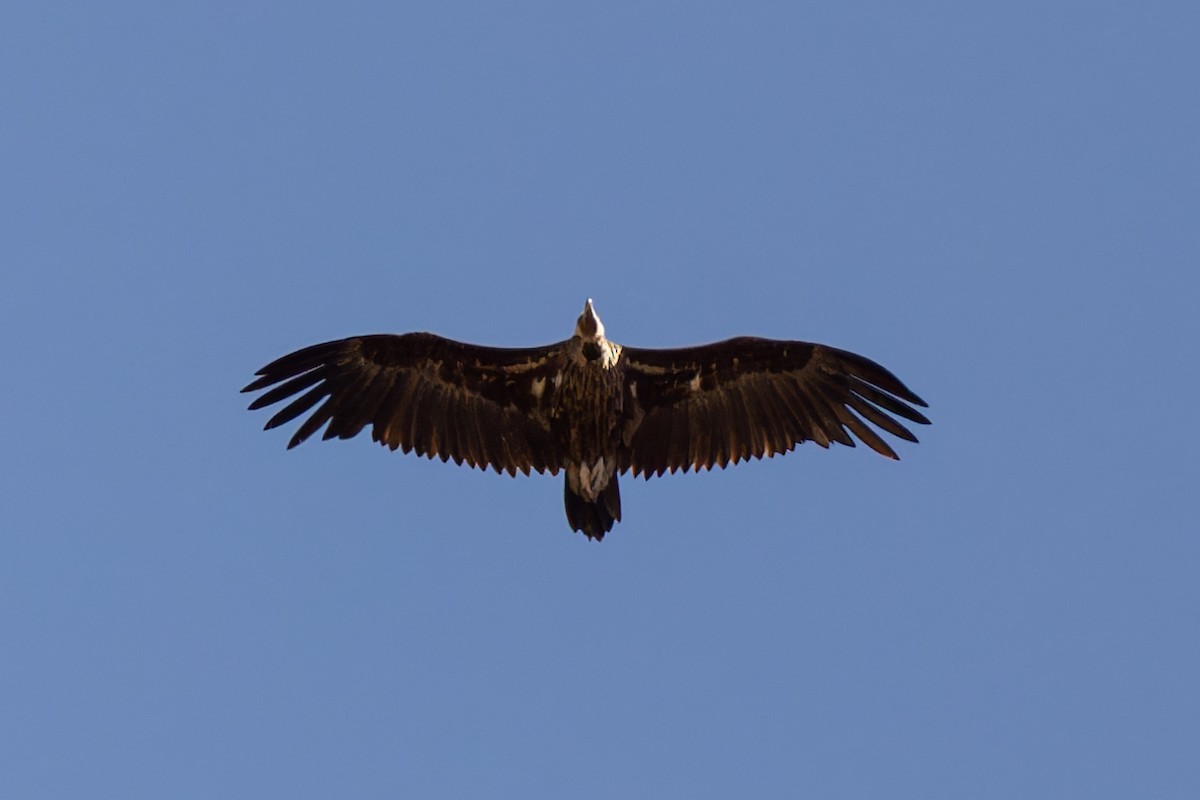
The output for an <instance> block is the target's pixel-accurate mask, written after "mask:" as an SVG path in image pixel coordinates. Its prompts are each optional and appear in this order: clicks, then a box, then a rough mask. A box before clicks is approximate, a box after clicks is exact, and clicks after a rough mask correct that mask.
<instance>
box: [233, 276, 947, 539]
mask: <svg viewBox="0 0 1200 800" xmlns="http://www.w3.org/2000/svg"><path fill="white" fill-rule="evenodd" d="M257 375H258V376H259V377H258V379H257V380H255V381H254V382H253V383H251V384H250V385H249V386H247V387H246V388H244V389H243V390H242V391H244V392H257V391H261V390H264V389H265V390H267V391H265V392H264V393H263V394H262V395H260V396H259V397H258V398H256V399H255V400H254V402H253V403H251V404H250V408H251V409H259V408H263V407H265V406H269V405H272V404H275V403H279V402H281V401H284V400H289V401H290V402H289V403H288V404H287V405H286V406H284V408H283V409H282V410H281V411H279V412H278V413H276V414H275V416H273V417H271V419H270V420H269V421H268V422H267V424H266V428H267V429H271V428H275V427H278V426H279V425H283V424H285V423H287V422H291V421H292V420H294V419H297V418H299V417H301V416H303V415H305V414H308V417H307V418H306V419H305V420H304V421H303V422H302V423H301V425H300V427H299V428H298V429H297V430H296V432H295V434H294V435H293V436H292V438H291V441H289V442H288V447H289V448H291V447H295V446H296V445H298V444H300V443H301V442H303V441H304V440H305V439H307V438H308V437H310V436H312V435H313V434H314V433H316V432H317V431H318V430H320V429H321V428H322V427H323V426H324V427H325V431H324V433H323V434H322V438H323V439H333V438H341V439H349V438H350V437H352V436H356V435H357V434H358V433H359V432H361V431H362V430H363V428H366V427H370V429H371V437H372V438H373V439H375V441H377V442H380V443H382V444H385V445H387V446H388V447H391V448H392V449H393V450H395V449H396V448H400V449H402V450H403V451H404V452H406V453H407V452H409V451H410V450H412V451H416V453H417V454H418V455H423V456H428V457H429V458H433V457H434V456H437V457H439V458H441V459H442V460H443V461H446V460H448V459H454V462H455V463H456V464H462V463H464V462H465V463H467V464H469V465H470V466H472V467H479V468H481V469H487V468H488V467H491V468H492V469H494V470H495V471H496V472H507V473H508V474H510V475H515V474H516V473H517V472H522V473H524V474H526V475H528V474H529V472H530V471H531V470H533V471H536V472H549V473H550V474H551V475H557V474H558V471H559V470H560V469H562V470H565V471H566V482H565V488H564V499H565V503H566V509H567V519H568V522H569V523H570V525H571V528H572V529H573V530H577V531H582V532H583V533H584V534H585V535H587V536H588V537H589V538H594V539H602V538H604V534H605V533H607V532H608V531H609V530H611V529H612V526H613V523H614V522H616V521H618V520H620V518H621V497H620V491H619V488H618V482H617V474H618V473H621V472H626V471H631V472H632V473H633V474H634V475H641V476H643V477H645V478H647V479H649V478H650V476H651V475H662V474H663V473H664V472H675V471H676V470H683V471H684V472H687V471H688V470H689V469H697V470H699V469H701V468H703V469H712V468H713V467H724V466H725V465H726V464H729V463H733V464H736V463H738V462H739V461H742V460H746V459H749V458H762V457H763V456H771V455H775V454H776V453H785V452H787V451H789V450H792V449H793V448H794V447H795V446H796V445H797V444H800V443H802V442H806V441H812V442H816V443H817V444H819V445H821V446H822V447H828V446H829V445H830V444H833V443H838V444H844V445H848V446H850V447H853V446H854V445H855V438H856V437H857V439H858V440H859V441H862V442H863V443H864V444H866V445H867V446H868V447H870V448H871V449H872V450H874V451H876V452H877V453H879V454H881V455H884V456H887V457H888V458H893V459H894V458H897V456H896V453H895V451H894V450H892V448H891V447H890V446H889V445H888V444H887V442H885V441H884V440H883V439H882V438H881V437H880V435H879V434H878V433H876V431H875V430H874V429H873V428H872V427H870V426H869V425H868V424H867V423H870V424H871V425H874V426H875V427H877V428H879V429H881V430H883V431H886V432H887V433H890V434H892V435H893V436H897V437H899V438H901V439H906V440H908V441H911V442H915V441H917V438H916V437H915V436H913V434H912V432H910V431H909V430H908V429H907V428H906V427H904V425H902V424H901V423H900V422H899V421H897V420H896V419H895V417H893V416H890V415H895V416H898V417H902V418H904V419H906V420H908V421H910V422H915V423H919V424H922V425H925V424H928V423H929V420H928V419H926V418H925V416H924V415H923V414H921V413H920V412H919V411H917V410H916V409H915V408H914V407H913V406H925V405H926V404H925V402H924V401H923V400H921V398H920V397H918V396H917V395H916V394H914V393H913V392H912V391H911V390H909V389H908V387H906V386H905V385H904V384H903V383H901V382H900V380H899V379H898V378H897V377H896V376H895V375H893V374H892V373H890V372H888V371H887V370H886V369H884V368H883V367H881V366H880V365H879V364H876V363H875V362H874V361H871V360H869V359H866V358H863V357H862V356H858V355H855V354H853V353H848V352H846V351H844V350H837V349H835V348H832V347H826V346H825V345H819V344H811V343H808V342H789V341H776V340H771V339H758V338H753V337H740V338H736V339H728V340H726V341H723V342H716V343H714V344H708V345H702V346H699V347H685V348H678V349H665V350H643V349H638V348H633V347H622V346H621V345H618V344H615V343H613V342H610V341H608V339H606V338H605V336H604V326H603V324H601V322H600V319H599V317H598V316H596V313H595V310H594V309H593V308H592V301H591V300H589V301H588V302H587V304H586V305H585V306H584V310H583V313H582V314H581V315H580V317H579V320H578V322H577V324H576V327H575V335H574V336H572V337H571V338H570V339H568V340H566V341H564V342H559V343H558V344H553V345H549V346H546V347H532V348H495V347H481V346H478V345H470V344H463V343H461V342H455V341H452V340H450V339H444V338H442V337H440V336H435V335H433V334H430V333H408V334H402V335H383V334H380V335H373V336H356V337H352V338H349V339H340V340H338V341H334V342H326V343H324V344H318V345H313V346H312V347H306V348H304V349H303V350H298V351H296V352H294V353H291V354H289V355H286V356H283V357H282V358H279V359H276V360H275V361H272V362H271V363H270V364H268V365H266V366H265V367H263V368H262V369H260V370H259V371H258V373H257Z"/></svg>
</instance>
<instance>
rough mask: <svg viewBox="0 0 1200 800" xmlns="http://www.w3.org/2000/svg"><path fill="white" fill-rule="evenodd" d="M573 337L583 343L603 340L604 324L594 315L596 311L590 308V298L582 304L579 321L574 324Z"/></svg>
mask: <svg viewBox="0 0 1200 800" xmlns="http://www.w3.org/2000/svg"><path fill="white" fill-rule="evenodd" d="M575 335H576V336H578V337H579V338H580V339H583V340H584V341H585V342H598V341H600V340H601V339H603V338H604V323H603V322H601V321H600V317H598V316H597V315H596V309H594V308H592V298H590V297H589V298H588V301H587V302H586V303H584V304H583V313H582V314H580V315H579V321H578V322H576V323H575Z"/></svg>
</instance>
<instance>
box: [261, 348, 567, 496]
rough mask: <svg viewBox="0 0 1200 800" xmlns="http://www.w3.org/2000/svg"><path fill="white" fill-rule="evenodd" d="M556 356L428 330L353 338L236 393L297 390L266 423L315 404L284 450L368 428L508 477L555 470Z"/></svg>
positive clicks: (387, 439)
mask: <svg viewBox="0 0 1200 800" xmlns="http://www.w3.org/2000/svg"><path fill="white" fill-rule="evenodd" d="M561 354H562V345H550V346H548V347H536V348H521V349H517V348H496V347H481V346H477V345H470V344H464V343H462V342H456V341H453V340H450V339H444V338H442V337H440V336H435V335H433V334H430V333H409V334H403V335H384V334H381V335H374V336H356V337H353V338H349V339H340V340H338V341H334V342H326V343H324V344H318V345H313V346H312V347H306V348H304V349H303V350H297V351H296V352H294V353H291V354H289V355H286V356H283V357H282V358H279V359H276V360H275V361H272V362H271V363H270V364H267V365H266V366H265V367H263V368H262V369H260V370H259V371H258V372H257V373H256V374H257V375H258V376H259V378H258V379H257V380H255V381H254V382H252V383H251V384H250V385H249V386H247V387H246V388H244V389H242V391H243V392H257V391H260V390H263V389H268V387H274V388H270V389H269V390H268V391H266V392H265V393H264V394H262V395H260V396H259V397H258V398H257V399H256V400H254V402H253V403H251V404H250V408H251V409H252V410H253V409H259V408H263V407H264V406H269V405H272V404H274V403H278V402H280V401H282V400H286V399H289V398H292V397H293V396H294V395H299V397H296V398H295V399H292V400H291V402H290V403H289V404H288V405H287V406H285V407H284V408H283V409H282V410H281V411H279V412H278V413H277V414H275V416H273V417H271V419H270V420H269V421H268V422H267V424H266V429H268V430H269V429H271V428H275V427H277V426H279V425H283V424H284V423H287V422H290V421H292V420H294V419H296V418H297V417H299V416H301V415H303V414H306V413H308V412H309V411H310V410H311V409H312V408H313V407H314V406H316V407H317V408H316V410H315V411H313V412H312V414H311V415H310V416H309V417H308V418H307V419H306V420H305V421H304V422H303V423H302V424H301V425H300V427H299V429H298V430H297V431H296V433H295V435H294V436H292V439H291V441H290V442H288V447H289V448H292V447H295V446H296V445H298V444H300V443H301V442H303V441H304V440H305V439H307V438H308V437H309V436H312V435H313V434H314V433H316V432H317V431H318V430H320V429H321V427H322V426H323V425H325V424H326V423H329V427H327V428H326V429H325V433H324V435H323V436H322V438H324V439H333V438H340V439H349V438H350V437H352V436H355V435H357V434H358V433H359V432H360V431H361V430H362V429H363V428H364V427H365V426H367V425H370V426H371V437H372V438H373V439H374V440H375V441H377V442H380V443H382V444H385V445H387V446H388V447H391V448H392V449H393V450H395V449H396V448H397V447H399V448H402V449H403V450H404V452H406V453H407V452H409V451H410V450H415V451H416V452H417V454H418V455H424V456H428V457H429V458H433V457H434V456H438V457H440V458H441V459H442V460H443V461H445V460H447V459H448V458H452V459H454V461H455V463H458V464H461V463H463V462H464V461H465V462H467V463H468V464H470V465H471V466H473V467H479V468H481V469H487V468H488V467H489V466H490V467H492V468H493V469H495V470H496V471H497V472H501V471H506V472H508V473H509V474H510V475H514V474H516V472H517V471H521V472H523V473H525V474H528V473H529V471H530V470H531V469H532V470H536V471H537V472H544V471H547V470H548V471H549V472H550V473H551V474H556V473H557V472H558V470H559V467H560V466H561V464H562V455H561V454H560V453H558V452H556V445H555V443H554V440H553V438H552V437H551V435H550V421H549V419H547V418H546V417H545V416H544V415H543V414H542V413H541V411H540V408H543V407H550V406H551V405H552V403H551V402H550V401H551V398H550V397H549V395H551V394H552V393H553V392H554V391H555V390H556V388H557V387H556V386H555V382H554V381H553V380H552V379H548V376H549V377H552V376H553V375H554V374H555V373H556V372H557V371H558V370H559V369H560V368H561V363H562V355H561ZM539 381H540V383H539ZM318 403H319V404H320V405H319V406H318V405H317V404H318Z"/></svg>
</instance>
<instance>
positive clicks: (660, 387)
mask: <svg viewBox="0 0 1200 800" xmlns="http://www.w3.org/2000/svg"><path fill="white" fill-rule="evenodd" d="M622 358H623V363H624V365H625V374H626V392H627V400H626V402H627V403H631V404H632V406H633V408H632V410H631V412H630V413H629V418H630V421H629V423H628V425H627V426H626V428H625V437H624V438H625V445H626V446H625V450H624V456H623V458H622V463H621V469H622V471H624V470H627V469H628V470H632V471H633V474H634V475H639V474H640V475H644V476H645V477H646V478H649V477H650V476H651V475H662V474H663V473H664V472H674V471H675V470H677V469H681V470H683V471H685V472H686V471H687V470H688V469H691V468H694V469H697V470H698V469H700V468H705V469H712V468H713V467H714V466H719V467H724V466H725V465H726V464H727V463H729V462H733V463H735V464H736V463H737V462H738V461H740V460H743V459H749V458H751V457H753V458H762V457H763V456H770V455H773V454H775V453H783V452H786V451H788V450H791V449H793V448H794V447H795V446H796V445H797V444H799V443H801V442H804V441H814V442H816V443H817V444H819V445H821V446H822V447H828V446H829V445H830V444H831V443H834V442H837V443H840V444H844V445H849V446H850V447H853V446H854V437H857V438H858V439H859V440H861V441H862V442H864V443H865V444H866V445H867V446H869V447H870V448H871V449H872V450H874V451H876V452H877V453H880V454H882V455H884V456H887V457H888V458H897V456H896V453H895V451H893V450H892V448H891V447H890V446H889V445H888V444H887V443H886V442H885V441H884V440H883V439H882V438H881V437H880V436H879V435H878V434H877V433H876V432H875V431H874V430H873V429H872V428H871V427H869V426H868V425H867V424H866V423H867V422H870V423H872V424H873V425H875V426H876V427H878V428H880V429H882V430H884V431H887V432H888V433H890V434H892V435H894V436H898V437H900V438H901V439H907V440H909V441H913V442H915V441H916V440H917V439H916V437H915V436H913V434H912V432H911V431H909V430H908V429H907V428H906V427H904V426H903V425H902V424H900V423H899V422H898V421H897V420H896V419H894V418H893V417H892V416H889V413H890V414H894V415H896V416H899V417H903V418H904V419H907V420H910V421H912V422H916V423H919V424H923V425H924V424H928V423H929V420H928V419H926V418H925V416H924V415H923V414H921V412H919V411H917V410H916V409H915V408H913V406H914V405H915V406H924V405H925V401H923V400H922V399H921V398H920V397H918V396H917V395H916V394H914V393H913V392H912V390H910V389H909V388H908V387H907V386H905V385H904V384H903V383H901V381H900V379H899V378H897V377H896V376H895V375H893V374H892V373H891V372H888V371H887V370H886V369H884V368H883V367H882V366H880V365H879V364H876V363H875V362H874V361H871V360H870V359H868V358H864V357H862V356H859V355H855V354H854V353H849V352H846V351H845V350H838V349H836V348H833V347H826V346H825V345H819V344H811V343H809V342H788V341H777V340H772V339H759V338H754V337H749V336H745V337H740V338H737V339H729V340H726V341H723V342H717V343H715V344H710V345H703V346H700V347H685V348H679V349H673V350H643V349H637V348H632V347H626V348H624V350H623V352H622ZM864 420H865V421H864Z"/></svg>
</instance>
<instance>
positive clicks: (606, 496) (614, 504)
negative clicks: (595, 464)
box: [563, 474, 621, 541]
mask: <svg viewBox="0 0 1200 800" xmlns="http://www.w3.org/2000/svg"><path fill="white" fill-rule="evenodd" d="M563 500H564V502H565V503H566V506H567V522H569V523H570V525H571V530H573V531H581V532H582V533H583V535H584V536H586V537H588V538H589V539H595V540H597V541H599V540H601V539H603V538H604V534H606V533H608V532H609V531H611V530H612V526H613V523H615V522H619V521H620V520H621V488H620V486H619V485H618V484H617V476H616V475H615V474H614V475H613V476H612V478H610V479H609V481H608V485H607V486H605V487H604V489H603V491H601V492H600V496H599V497H598V498H596V500H595V502H590V501H588V500H585V499H584V498H583V497H581V496H580V495H579V494H578V493H577V492H575V491H574V490H573V489H572V488H571V481H570V478H567V479H565V480H564V481H563Z"/></svg>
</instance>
